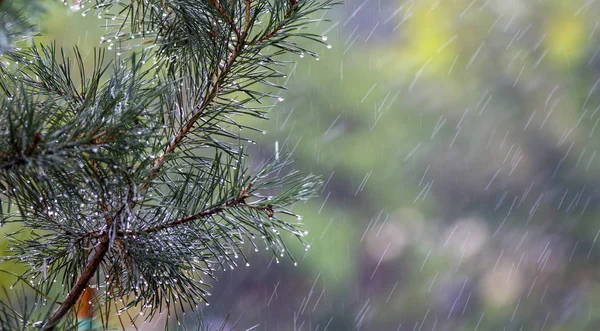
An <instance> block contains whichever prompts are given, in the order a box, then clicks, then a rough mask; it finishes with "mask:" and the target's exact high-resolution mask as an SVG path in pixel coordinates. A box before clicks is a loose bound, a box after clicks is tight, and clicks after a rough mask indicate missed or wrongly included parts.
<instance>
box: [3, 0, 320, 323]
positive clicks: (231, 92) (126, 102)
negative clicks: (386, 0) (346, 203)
mask: <svg viewBox="0 0 600 331" xmlns="http://www.w3.org/2000/svg"><path fill="white" fill-rule="evenodd" d="M84 5H91V7H90V8H87V9H85V11H84V13H87V12H88V11H93V13H94V15H91V16H98V17H101V18H107V19H108V21H110V22H113V23H112V24H111V25H110V26H109V27H108V29H107V34H106V36H105V37H104V38H103V40H104V41H105V43H104V44H103V45H106V44H107V43H108V45H106V46H105V47H102V48H99V49H97V50H95V51H94V52H93V59H94V61H93V63H94V64H93V67H92V68H88V67H86V65H85V62H84V59H83V58H84V57H83V56H82V52H81V51H80V50H79V49H77V48H76V49H74V51H73V54H74V56H73V57H69V56H67V55H66V52H65V51H63V50H62V49H58V48H57V47H55V46H53V45H35V44H34V45H31V46H29V47H24V48H19V49H17V48H15V49H10V48H8V46H6V47H5V48H4V49H6V50H7V51H6V53H5V54H4V55H2V57H0V94H1V95H2V99H1V104H0V107H1V110H0V169H1V171H0V199H1V201H0V202H1V204H0V206H1V208H2V209H1V210H0V220H1V221H2V223H16V224H19V225H21V226H22V228H21V229H20V230H19V231H16V232H13V233H11V234H9V235H8V237H9V239H10V240H11V251H10V254H9V255H8V256H6V257H5V259H7V260H11V261H16V262H18V263H23V264H25V265H27V266H28V268H29V269H28V271H27V272H25V273H24V274H23V275H22V276H19V279H22V280H27V281H28V282H29V284H30V285H33V286H34V287H35V288H36V292H37V293H39V294H43V295H44V296H48V295H49V294H50V293H55V291H57V290H60V289H59V288H58V287H57V286H55V285H56V284H57V283H59V284H60V283H64V284H65V287H64V289H65V290H66V291H67V292H68V293H67V294H66V297H65V298H64V299H62V298H61V299H60V300H59V301H57V302H55V303H54V304H49V305H48V308H49V309H48V310H47V314H46V315H44V316H45V317H43V318H41V319H40V320H39V321H40V322H38V323H37V324H36V325H38V326H43V328H44V329H54V328H56V327H60V328H61V329H63V328H65V327H70V326H73V325H76V324H77V323H76V322H74V318H75V317H74V316H75V314H74V313H75V312H76V311H75V309H74V308H73V307H74V306H75V304H76V302H77V300H78V298H79V297H80V296H81V293H83V291H84V290H86V289H87V288H90V287H93V288H97V289H98V291H97V295H96V297H95V298H94V300H93V305H94V307H95V308H96V311H97V312H98V313H100V315H101V316H102V317H103V318H102V323H101V324H102V326H103V327H104V328H107V327H108V326H109V324H110V316H112V315H114V314H111V312H115V311H116V312H117V316H119V317H118V318H119V319H120V314H121V312H124V311H127V310H128V309H129V308H133V307H137V308H141V309H142V311H144V310H145V311H146V314H145V316H144V318H146V319H151V318H152V317H154V316H155V315H157V314H160V313H162V312H163V311H169V312H171V313H175V314H177V313H180V312H183V311H185V310H186V309H189V307H195V306H197V305H199V304H200V303H203V302H206V301H207V299H206V297H207V296H208V295H210V294H209V293H208V292H207V287H206V285H205V283H204V281H203V278H206V277H209V278H213V277H215V273H216V272H217V271H218V270H221V269H225V268H231V269H233V268H235V267H236V266H238V262H237V261H236V259H237V258H238V257H239V256H241V257H242V258H243V259H244V260H246V257H245V256H244V253H243V250H242V248H243V246H244V244H245V243H247V242H249V243H250V245H253V246H254V247H256V248H257V249H258V247H259V246H260V245H262V244H264V245H266V247H267V249H269V250H271V251H272V253H273V254H274V255H276V256H278V257H279V256H284V255H285V254H290V253H289V250H288V249H287V248H286V244H285V243H284V241H283V239H282V234H283V233H291V234H292V235H294V236H296V237H298V238H300V239H301V240H302V237H303V236H304V234H305V232H304V231H303V230H302V229H300V227H299V224H298V223H297V222H296V220H295V219H293V222H291V221H288V217H289V216H292V217H297V218H298V219H300V218H299V217H298V216H296V215H295V214H294V213H292V212H291V211H290V207H291V206H292V205H293V204H294V203H295V202H297V201H303V200H306V199H309V198H311V197H312V196H314V195H315V194H316V192H317V188H318V186H319V184H320V179H319V178H318V177H316V176H313V175H308V176H306V175H301V174H299V173H298V172H296V171H294V170H291V168H290V163H291V160H290V156H289V155H282V156H279V155H277V156H276V157H273V158H272V159H271V160H270V161H269V162H268V163H267V164H264V165H262V166H260V167H258V169H256V170H250V169H248V166H246V163H245V157H246V153H245V148H244V146H245V145H246V144H247V142H248V141H249V140H248V139H247V138H245V137H244V136H242V135H241V134H242V133H243V132H245V131H243V130H246V131H248V130H249V131H250V132H251V131H259V132H260V131H261V130H259V129H257V128H254V127H250V126H247V125H244V124H241V123H240V122H239V120H238V117H239V116H240V115H250V116H253V117H256V118H265V111H266V109H267V108H268V106H267V105H268V104H269V103H272V102H274V101H276V99H277V97H276V96H275V95H274V94H273V93H272V91H273V90H274V89H278V88H281V87H280V86H278V85H276V84H275V83H274V82H275V80H276V79H277V78H279V77H284V76H285V74H284V73H283V72H282V71H281V68H282V67H283V66H285V65H286V62H285V61H282V60H279V57H280V55H283V54H286V53H308V54H312V53H311V52H310V51H309V50H307V49H305V48H304V47H302V46H300V45H299V44H297V43H296V41H295V40H296V39H297V38H304V39H308V40H311V41H315V42H322V41H321V39H320V37H318V36H316V35H314V34H311V33H308V32H306V31H304V28H305V27H306V26H307V25H308V24H310V23H312V22H313V21H310V20H309V19H308V16H309V15H311V14H313V13H314V12H316V11H320V10H323V9H327V8H328V7H329V6H331V5H332V2H331V1H329V0H307V1H295V0H285V1H284V0H277V1H267V0H260V1H249V0H246V1H242V0H235V1H227V0H221V1H215V0H213V1H186V0H179V1H162V0H160V1H157V0H146V1H134V2H128V1H104V2H98V3H95V4H94V3H89V4H88V3H84ZM0 15H9V13H8V11H7V12H0ZM14 17H15V18H19V19H21V20H22V17H23V16H22V13H17V14H15V16H14ZM23 22H24V21H23ZM6 26H7V27H8V28H7V29H5V30H3V31H17V30H15V29H13V27H14V26H17V25H10V26H9V25H6ZM22 31H23V30H21V33H22ZM10 33H13V32H10ZM14 34H15V35H16V32H15V33H14ZM140 38H141V39H143V40H141V41H140V40H139V39H140ZM11 39H14V37H12V34H11ZM113 47H116V48H117V49H118V54H117V57H116V59H115V60H114V61H112V63H109V61H105V52H106V49H108V50H112V48H113ZM263 86H266V87H267V88H266V89H265V88H263ZM290 256H291V255H290ZM245 263H247V262H246V261H245ZM53 291H54V292H53ZM60 297H62V294H61V295H60ZM11 306H12V305H8V304H5V305H4V310H5V311H6V312H5V315H4V316H8V317H6V318H0V323H2V324H1V325H0V326H1V327H2V328H3V329H13V327H12V326H13V324H11V323H17V324H18V325H22V326H28V325H30V324H28V323H30V322H31V320H30V318H29V315H26V314H22V313H19V311H27V309H26V308H27V307H21V309H20V310H19V309H14V310H12V309H9V308H10V307H11ZM8 312H10V313H8ZM141 315H142V314H141V313H140V314H139V315H137V316H135V317H133V318H131V322H132V323H133V322H135V320H136V318H137V317H139V316H141ZM9 317H11V318H9ZM15 319H16V321H14V320H15ZM121 323H122V322H121ZM17 324H14V325H17ZM121 325H122V324H121ZM19 328H20V327H19Z"/></svg>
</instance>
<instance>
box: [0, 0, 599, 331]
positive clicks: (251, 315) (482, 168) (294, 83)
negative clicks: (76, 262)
mask: <svg viewBox="0 0 600 331" xmlns="http://www.w3.org/2000/svg"><path fill="white" fill-rule="evenodd" d="M90 16H93V15H91V14H90V15H87V16H85V17H84V16H83V15H82V11H81V10H80V11H74V10H72V9H69V7H68V6H60V5H54V6H53V7H50V8H49V10H48V12H47V13H46V14H44V15H42V16H41V17H40V22H41V25H42V27H43V35H44V36H43V37H40V38H38V40H39V41H44V42H49V41H51V40H56V43H57V46H64V47H67V48H70V47H72V46H73V45H78V46H79V48H80V49H82V50H83V51H82V53H83V55H84V56H85V55H86V54H91V49H92V47H94V46H99V41H100V36H101V35H102V32H103V28H102V27H101V25H102V24H106V22H104V21H102V20H98V19H96V18H95V17H90ZM326 17H329V18H330V19H331V22H330V23H319V24H318V25H315V26H313V27H312V29H313V31H314V32H315V33H318V34H320V35H323V40H324V41H325V43H326V44H327V45H320V46H318V47H317V48H316V51H317V53H318V54H319V57H318V58H314V57H311V56H310V55H308V54H307V55H306V56H293V57H290V59H291V60H294V61H295V62H296V64H293V65H292V66H290V67H289V68H288V69H289V70H290V74H289V76H288V78H286V79H285V80H283V81H282V82H281V83H285V86H286V87H287V90H286V91H282V92H281V93H280V96H281V97H282V98H284V99H285V100H284V101H282V102H279V103H277V104H276V105H275V106H274V107H273V109H272V110H271V112H270V121H266V122H264V121H263V122H256V123H253V124H255V125H257V126H259V127H261V128H264V129H265V130H266V131H268V134H267V135H260V137H259V136H257V137H255V138H256V139H257V141H258V143H257V145H255V146H253V150H252V151H251V154H252V155H253V157H254V160H255V162H256V163H259V162H260V161H261V160H262V159H264V158H267V157H269V156H271V155H272V154H273V153H275V151H276V150H281V151H283V150H288V151H293V154H292V156H293V158H295V159H296V165H297V167H298V168H301V169H303V170H304V171H307V172H309V171H310V172H313V173H318V174H321V175H322V176H323V178H324V180H325V181H326V185H325V186H324V187H323V190H322V192H321V196H320V198H318V199H314V200H311V201H309V202H308V203H306V204H302V205H297V206H295V207H294V211H295V212H297V213H300V214H302V215H303V220H302V222H304V223H305V226H306V228H307V230H309V231H310V234H309V236H308V239H307V240H308V242H309V243H310V244H311V248H310V250H308V251H304V249H303V248H302V246H301V245H299V244H296V242H295V239H294V238H290V240H289V242H291V243H292V246H293V247H294V252H293V253H294V256H295V257H296V259H297V261H298V266H296V267H295V266H294V265H293V263H292V262H291V261H289V260H287V259H283V260H282V261H281V263H275V261H274V260H273V259H272V257H271V256H270V255H268V254H267V253H266V251H265V252H259V253H254V251H253V250H250V248H249V255H250V260H251V266H250V267H247V268H246V267H243V268H240V269H236V270H233V271H229V272H225V273H223V274H222V275H221V277H220V281H219V282H218V283H215V284H214V288H213V290H212V294H213V295H212V301H211V305H210V306H209V307H206V308H204V309H203V310H202V312H201V313H202V315H203V316H204V319H205V320H206V321H208V322H209V323H214V324H215V325H216V324H218V323H220V321H222V320H223V319H224V318H225V316H226V315H227V314H228V313H231V318H230V321H229V326H230V327H233V329H234V330H246V329H248V328H251V327H253V326H255V325H258V326H257V328H256V329H255V330H284V331H285V330H294V331H299V330H320V331H324V330H330V331H335V330H598V329H600V243H596V241H597V239H598V237H599V234H600V219H599V218H598V216H599V213H600V209H599V202H600V166H599V162H598V161H599V159H600V155H599V156H596V154H597V150H598V147H600V140H599V139H598V137H599V135H600V128H597V126H598V123H599V121H600V113H599V110H600V86H599V85H600V54H599V53H600V29H599V25H600V3H596V2H595V1H593V0H543V1H534V0H524V1H520V0H414V1H399V0H370V1H369V0H347V1H346V3H345V4H344V5H341V6H337V7H335V9H334V10H332V11H330V12H327V13H326ZM106 46H107V45H106V44H102V47H106ZM86 52H87V53H86ZM112 52H113V53H112V56H117V55H116V50H112ZM91 60H92V59H90V61H91ZM248 121H249V122H250V121H252V120H251V119H248ZM11 281H12V280H7V281H6V282H11ZM188 319H189V320H188ZM188 319H184V321H187V322H188V323H189V325H192V324H194V323H195V322H194V321H195V319H194V318H188ZM236 320H237V322H236V323H234V322H235V321H236ZM162 327H163V324H162V323H160V322H159V323H155V322H152V323H150V324H144V325H142V326H141V329H142V330H153V329H162Z"/></svg>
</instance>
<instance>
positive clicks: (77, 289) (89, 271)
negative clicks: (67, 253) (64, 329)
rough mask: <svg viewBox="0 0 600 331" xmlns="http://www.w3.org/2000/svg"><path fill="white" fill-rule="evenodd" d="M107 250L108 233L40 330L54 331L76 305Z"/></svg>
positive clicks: (108, 246)
mask: <svg viewBox="0 0 600 331" xmlns="http://www.w3.org/2000/svg"><path fill="white" fill-rule="evenodd" d="M109 248H110V245H109V238H108V233H106V234H104V236H103V237H102V240H101V241H100V243H99V244H98V246H97V247H96V251H95V252H94V255H93V256H92V257H91V258H90V260H89V261H88V263H87V264H86V266H85V267H84V268H83V272H82V273H81V274H80V275H79V277H78V278H77V281H76V282H75V285H74V286H73V288H71V290H70V291H69V293H68V294H67V297H66V298H65V300H64V301H63V302H62V303H61V304H60V306H58V308H57V309H56V310H55V311H54V313H53V314H52V316H50V318H49V319H48V321H47V322H46V324H45V325H44V326H43V328H42V330H44V331H50V330H54V329H55V327H56V324H58V322H59V321H60V320H61V319H62V318H63V317H64V316H65V315H66V314H67V313H68V312H69V310H71V308H72V307H73V306H74V305H75V304H76V303H77V300H78V299H79V297H80V296H81V293H83V291H84V290H85V289H86V288H87V286H88V284H89V282H90V280H91V279H92V277H93V276H94V274H95V273H96V270H98V267H99V266H100V264H101V263H102V260H104V256H106V253H108V249H109Z"/></svg>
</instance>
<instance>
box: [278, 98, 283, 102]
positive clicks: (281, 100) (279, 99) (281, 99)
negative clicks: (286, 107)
mask: <svg viewBox="0 0 600 331" xmlns="http://www.w3.org/2000/svg"><path fill="white" fill-rule="evenodd" d="M283 100H285V99H284V98H282V97H279V98H277V101H279V102H283Z"/></svg>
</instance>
